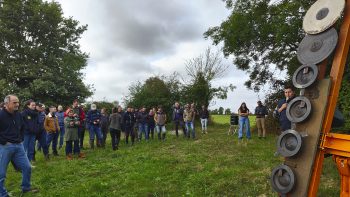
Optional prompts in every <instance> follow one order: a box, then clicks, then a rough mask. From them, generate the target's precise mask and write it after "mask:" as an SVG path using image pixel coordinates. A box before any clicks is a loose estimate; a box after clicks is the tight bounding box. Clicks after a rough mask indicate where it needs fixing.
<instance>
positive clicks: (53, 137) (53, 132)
mask: <svg viewBox="0 0 350 197" xmlns="http://www.w3.org/2000/svg"><path fill="white" fill-rule="evenodd" d="M44 128H45V130H46V133H47V136H46V144H47V147H50V144H51V142H52V153H53V155H54V156H58V152H57V142H58V135H59V132H60V126H59V125H58V118H57V116H56V107H55V106H51V107H50V108H49V114H48V115H47V116H46V117H45V121H44Z"/></svg>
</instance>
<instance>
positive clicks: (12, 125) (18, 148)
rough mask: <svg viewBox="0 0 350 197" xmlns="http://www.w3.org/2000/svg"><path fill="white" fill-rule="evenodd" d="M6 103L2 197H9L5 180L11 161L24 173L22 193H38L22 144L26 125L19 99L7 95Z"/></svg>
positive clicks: (1, 126)
mask: <svg viewBox="0 0 350 197" xmlns="http://www.w3.org/2000/svg"><path fill="white" fill-rule="evenodd" d="M4 103H5V108H4V109H3V110H0V158H1V159H0V196H9V194H8V192H7V190H6V189H5V179H6V171H7V166H8V164H9V163H10V161H12V162H13V163H14V165H15V166H17V167H18V169H19V170H20V172H21V173H22V184H21V186H22V192H23V193H26V192H37V190H35V189H32V187H31V184H30V178H31V174H32V170H31V165H30V162H29V160H28V157H27V155H26V153H25V151H24V148H23V143H22V142H23V133H24V127H23V126H24V125H23V118H22V116H21V114H20V113H19V112H18V107H19V99H18V97H17V96H15V95H7V96H6V97H5V99H4Z"/></svg>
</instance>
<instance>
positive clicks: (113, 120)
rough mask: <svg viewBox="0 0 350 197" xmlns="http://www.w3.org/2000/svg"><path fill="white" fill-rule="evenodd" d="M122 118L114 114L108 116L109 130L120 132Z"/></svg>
mask: <svg viewBox="0 0 350 197" xmlns="http://www.w3.org/2000/svg"><path fill="white" fill-rule="evenodd" d="M121 124H122V116H121V115H120V114H119V113H114V114H111V115H110V116H109V128H112V129H117V130H121Z"/></svg>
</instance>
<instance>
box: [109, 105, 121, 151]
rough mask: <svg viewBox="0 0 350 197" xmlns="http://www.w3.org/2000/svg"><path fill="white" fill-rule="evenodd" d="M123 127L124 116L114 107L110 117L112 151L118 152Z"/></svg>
mask: <svg viewBox="0 0 350 197" xmlns="http://www.w3.org/2000/svg"><path fill="white" fill-rule="evenodd" d="M121 125H122V116H121V115H120V113H118V109H117V108H116V107H114V108H113V109H112V114H111V115H110V116H109V132H110V134H111V142H112V149H113V150H118V146H119V142H120V132H121Z"/></svg>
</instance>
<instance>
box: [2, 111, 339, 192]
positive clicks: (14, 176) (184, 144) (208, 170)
mask: <svg viewBox="0 0 350 197" xmlns="http://www.w3.org/2000/svg"><path fill="white" fill-rule="evenodd" d="M228 118H229V117H228V116H214V117H213V120H214V122H215V124H211V125H209V131H208V132H209V133H208V134H206V135H202V134H201V133H200V132H198V131H199V130H200V128H199V127H197V138H198V139H197V140H189V139H184V138H183V137H182V136H180V137H179V138H176V137H175V136H174V135H171V134H169V133H168V135H167V136H168V137H167V140H166V141H165V142H159V141H158V140H152V141H150V142H148V143H146V142H144V141H143V142H140V143H136V144H135V145H134V146H133V147H131V146H126V145H125V144H124V141H123V142H122V143H121V145H120V149H119V150H117V151H112V148H111V147H110V141H109V140H110V136H108V138H107V141H108V144H107V147H106V148H105V149H102V148H101V149H95V150H84V152H85V153H86V154H87V158H86V159H84V160H78V159H74V160H73V161H66V160H65V156H64V151H63V150H60V156H58V157H51V158H52V159H50V161H45V160H44V159H43V157H42V154H41V153H37V155H38V156H37V157H38V158H37V161H36V162H35V164H34V165H35V166H36V168H34V169H33V172H32V184H33V186H34V187H36V188H38V189H40V192H39V193H37V194H28V195H25V196H43V197H48V196H244V197H245V196H252V197H253V196H260V197H263V196H277V194H276V193H275V192H273V191H272V189H271V186H270V183H269V177H270V173H271V170H272V168H274V167H275V166H277V165H278V164H280V163H281V162H282V160H281V158H279V157H274V156H273V155H274V152H275V140H276V136H275V135H268V137H267V139H265V140H263V139H257V137H256V132H255V131H254V130H253V138H252V140H250V141H247V140H243V142H239V141H238V140H237V135H235V136H232V135H231V136H228V135H227V129H228V126H229V124H228ZM251 125H252V127H254V122H253V120H252V122H251ZM197 126H199V125H197ZM167 129H168V130H171V129H172V128H171V126H170V125H169V126H168V128H167ZM86 139H87V136H86ZM86 145H87V143H86ZM20 184H21V174H20V173H17V172H15V171H14V170H13V168H12V166H10V167H9V168H8V174H7V179H6V187H7V189H8V190H9V191H10V192H11V194H12V196H19V195H20ZM339 185H340V183H339V178H338V173H337V170H336V169H335V166H334V164H333V162H332V161H331V159H330V158H327V159H326V160H325V165H324V175H323V176H322V179H321V185H320V189H319V193H318V196H327V197H330V196H339Z"/></svg>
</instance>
